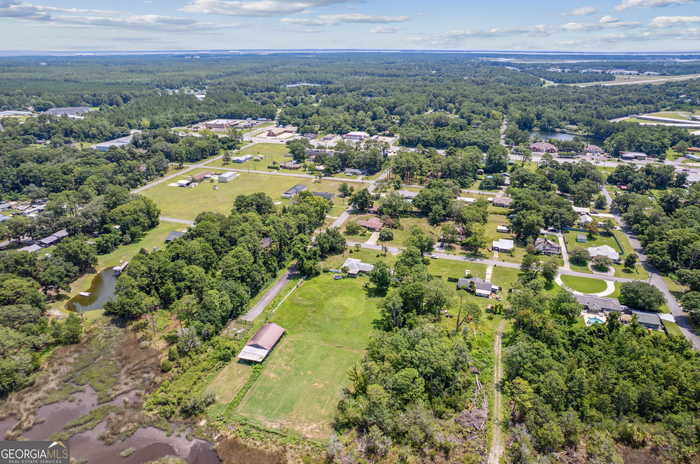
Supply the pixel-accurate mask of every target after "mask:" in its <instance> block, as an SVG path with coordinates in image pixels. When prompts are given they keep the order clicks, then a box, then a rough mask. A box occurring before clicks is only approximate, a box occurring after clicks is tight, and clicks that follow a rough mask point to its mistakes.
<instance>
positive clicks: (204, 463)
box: [0, 385, 221, 464]
mask: <svg viewBox="0 0 700 464" xmlns="http://www.w3.org/2000/svg"><path fill="white" fill-rule="evenodd" d="M137 397H138V394H137V393H136V392H134V391H132V392H128V393H124V394H121V395H119V396H117V397H115V398H114V399H113V400H112V401H111V403H112V404H115V405H120V406H121V405H122V404H123V403H124V401H134V400H136V399H137ZM96 406H97V394H96V393H95V391H94V390H93V389H92V388H91V387H90V386H89V385H88V386H86V387H85V390H84V391H81V392H78V393H75V394H73V395H71V396H70V398H68V399H67V400H64V401H59V402H57V403H53V404H48V405H46V406H42V407H41V408H39V409H38V411H37V422H36V423H35V425H34V427H32V428H31V429H30V430H28V431H26V432H24V433H23V434H22V436H23V437H24V438H26V439H30V440H46V439H48V437H49V436H50V435H51V434H53V433H55V432H59V431H61V429H63V427H64V426H65V425H66V424H67V423H69V422H71V421H73V420H75V419H77V418H79V417H81V416H83V415H85V414H88V413H89V412H90V411H91V410H92V409H93V408H94V407H96ZM16 422H17V421H16V420H15V419H14V418H13V417H8V418H6V419H3V420H2V421H0V432H1V434H0V439H1V438H2V437H3V436H4V434H5V432H6V431H7V430H9V429H10V428H12V427H13V426H14V424H15V423H16ZM105 430H106V425H105V423H104V422H102V423H100V424H99V425H98V426H97V427H95V428H94V429H92V430H88V431H86V432H82V433H79V434H76V435H74V436H73V437H72V438H71V439H70V440H69V445H70V453H71V457H73V458H75V459H77V460H79V461H81V462H88V463H98V464H141V463H144V462H148V461H153V460H156V459H160V458H162V457H165V456H178V457H180V458H183V459H186V460H187V462H188V463H190V464H220V463H221V460H220V459H219V456H218V455H217V454H216V451H214V449H213V448H212V445H211V444H210V443H208V442H206V441H203V440H198V439H191V440H190V439H187V438H186V437H185V436H184V433H183V432H181V433H182V436H178V435H177V434H172V435H171V436H168V435H167V434H166V433H165V432H163V431H162V430H159V429H156V428H155V427H144V428H141V429H139V430H137V431H136V432H135V433H134V434H133V435H132V436H130V437H129V438H127V439H126V440H124V441H119V442H116V443H114V444H112V445H106V444H105V443H104V442H102V441H101V440H100V438H99V437H100V436H101V435H102V434H104V432H105ZM126 450H130V453H131V454H129V455H128V456H122V455H121V453H122V452H124V451H126ZM127 454H128V453H127Z"/></svg>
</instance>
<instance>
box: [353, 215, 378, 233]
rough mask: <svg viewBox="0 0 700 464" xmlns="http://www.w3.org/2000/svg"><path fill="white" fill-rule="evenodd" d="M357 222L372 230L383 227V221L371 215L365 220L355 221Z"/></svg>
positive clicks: (376, 230)
mask: <svg viewBox="0 0 700 464" xmlns="http://www.w3.org/2000/svg"><path fill="white" fill-rule="evenodd" d="M357 224H358V225H360V226H362V227H364V228H366V229H369V230H371V231H373V232H379V231H380V230H382V228H383V227H384V223H383V222H382V220H381V219H379V218H378V217H371V218H369V219H366V220H362V221H357Z"/></svg>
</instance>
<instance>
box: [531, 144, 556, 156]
mask: <svg viewBox="0 0 700 464" xmlns="http://www.w3.org/2000/svg"><path fill="white" fill-rule="evenodd" d="M530 150H532V152H533V153H557V152H558V151H559V149H558V148H557V146H556V145H553V144H551V143H549V142H535V143H533V144H531V145H530Z"/></svg>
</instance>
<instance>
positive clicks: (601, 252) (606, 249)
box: [587, 245, 620, 261]
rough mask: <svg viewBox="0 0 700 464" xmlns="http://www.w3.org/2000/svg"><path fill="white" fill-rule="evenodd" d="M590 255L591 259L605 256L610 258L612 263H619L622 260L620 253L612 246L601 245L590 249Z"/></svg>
mask: <svg viewBox="0 0 700 464" xmlns="http://www.w3.org/2000/svg"><path fill="white" fill-rule="evenodd" d="M587 251H588V255H589V256H590V257H591V258H595V257H596V256H604V257H606V258H610V260H611V261H619V260H620V253H618V252H617V251H616V250H615V249H614V248H613V247H611V246H610V245H601V246H597V247H590V248H588V250H587Z"/></svg>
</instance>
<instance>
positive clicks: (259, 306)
mask: <svg viewBox="0 0 700 464" xmlns="http://www.w3.org/2000/svg"><path fill="white" fill-rule="evenodd" d="M290 276H291V271H290V270H287V272H285V273H284V275H283V276H282V277H280V279H279V280H278V281H277V282H275V284H274V285H273V286H272V287H270V288H269V289H268V290H267V292H265V294H264V295H263V297H262V298H260V301H258V302H257V303H255V305H254V306H253V307H252V308H250V309H249V310H248V312H247V313H245V314H244V315H242V316H241V317H240V319H241V320H244V321H248V322H252V321H254V320H255V319H256V318H257V317H258V316H259V315H260V314H262V312H263V311H265V308H267V305H269V304H270V302H271V301H272V300H274V299H275V297H276V296H277V294H279V292H281V291H282V289H283V288H284V286H285V285H287V282H289V277H290Z"/></svg>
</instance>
